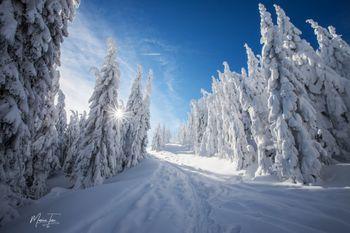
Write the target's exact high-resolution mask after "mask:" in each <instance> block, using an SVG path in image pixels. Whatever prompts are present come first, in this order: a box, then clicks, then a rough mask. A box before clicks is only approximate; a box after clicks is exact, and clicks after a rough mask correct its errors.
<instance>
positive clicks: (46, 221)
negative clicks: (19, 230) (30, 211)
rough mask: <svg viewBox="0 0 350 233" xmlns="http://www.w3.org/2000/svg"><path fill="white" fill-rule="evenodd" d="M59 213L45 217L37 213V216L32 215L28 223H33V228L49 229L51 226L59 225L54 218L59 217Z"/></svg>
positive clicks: (48, 214)
mask: <svg viewBox="0 0 350 233" xmlns="http://www.w3.org/2000/svg"><path fill="white" fill-rule="evenodd" d="M60 215H61V214H60V213H47V214H46V215H41V213H38V214H37V215H32V216H31V218H30V221H29V223H34V226H35V228H37V227H38V226H40V225H41V226H42V227H46V228H50V227H51V226H52V225H58V224H60V223H59V222H58V221H57V220H56V219H55V218H54V216H60ZM44 216H47V218H44Z"/></svg>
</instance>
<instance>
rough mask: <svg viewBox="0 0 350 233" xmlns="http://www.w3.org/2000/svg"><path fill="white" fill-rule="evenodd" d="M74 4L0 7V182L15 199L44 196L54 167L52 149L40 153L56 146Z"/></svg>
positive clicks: (7, 2) (67, 0)
mask: <svg viewBox="0 0 350 233" xmlns="http://www.w3.org/2000/svg"><path fill="white" fill-rule="evenodd" d="M77 4H78V1H74V0H62V1H34V2H33V1H30V2H28V1H13V0H4V1H1V3H0V48H1V49H0V52H1V58H0V64H1V65H0V93H1V94H0V112H1V113H0V116H1V120H0V127H1V132H2V133H1V136H0V144H1V146H0V152H1V154H3V155H4V156H1V162H0V167H1V168H0V170H1V172H0V183H3V184H4V185H5V186H6V185H8V186H9V187H10V189H9V190H12V191H13V192H16V193H18V194H20V195H23V194H27V195H30V196H31V197H34V198H38V197H40V196H41V195H43V194H44V193H45V189H46V188H45V181H46V178H47V176H48V174H49V173H50V172H52V169H55V168H57V166H56V165H55V161H56V159H55V156H54V153H51V151H52V150H55V146H52V147H50V148H49V151H48V153H47V154H45V155H44V154H43V153H41V151H42V149H45V147H46V146H50V145H51V144H52V143H53V144H54V143H55V139H54V138H55V134H57V133H55V131H56V129H55V126H54V124H55V121H54V120H53V117H54V113H53V112H52V111H53V110H54V108H53V107H54V104H53V101H54V96H55V94H56V92H57V89H56V83H57V82H58V80H57V79H58V75H57V72H56V66H57V65H59V64H60V44H61V43H62V41H63V37H65V36H67V35H68V32H67V24H68V21H71V20H72V19H73V16H74V12H75V7H76V5H77ZM43 135H45V137H47V139H44V138H43V137H42V136H43ZM44 141H45V142H44ZM39 144H40V146H39ZM44 144H45V145H44ZM33 147H34V148H33ZM51 156H52V157H51ZM33 161H34V162H33ZM47 164H50V165H49V166H46V165H47ZM9 169H10V170H9ZM46 169H48V170H46ZM42 170H45V171H44V172H41V171H42ZM42 173H43V176H41V175H39V174H42ZM24 179H26V181H24ZM29 191H30V192H29ZM0 219H4V218H2V216H0Z"/></svg>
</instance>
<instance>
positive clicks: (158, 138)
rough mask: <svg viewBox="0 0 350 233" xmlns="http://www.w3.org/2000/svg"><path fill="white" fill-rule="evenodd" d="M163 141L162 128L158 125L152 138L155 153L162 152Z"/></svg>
mask: <svg viewBox="0 0 350 233" xmlns="http://www.w3.org/2000/svg"><path fill="white" fill-rule="evenodd" d="M163 146H164V145H163V140H162V127H161V126H160V124H158V126H157V128H156V131H155V132H154V134H153V138H152V147H151V149H152V150H154V151H160V150H162V149H163Z"/></svg>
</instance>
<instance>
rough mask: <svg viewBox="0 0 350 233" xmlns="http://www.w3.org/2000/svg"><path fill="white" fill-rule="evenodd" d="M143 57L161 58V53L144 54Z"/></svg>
mask: <svg viewBox="0 0 350 233" xmlns="http://www.w3.org/2000/svg"><path fill="white" fill-rule="evenodd" d="M142 55H143V56H160V55H161V54H160V53H142Z"/></svg>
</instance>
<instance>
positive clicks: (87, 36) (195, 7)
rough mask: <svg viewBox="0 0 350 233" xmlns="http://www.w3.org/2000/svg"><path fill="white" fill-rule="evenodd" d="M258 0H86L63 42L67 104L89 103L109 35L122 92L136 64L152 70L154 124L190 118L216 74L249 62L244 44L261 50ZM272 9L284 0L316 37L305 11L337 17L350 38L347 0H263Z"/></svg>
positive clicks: (328, 21) (324, 19) (323, 21)
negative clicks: (225, 64)
mask: <svg viewBox="0 0 350 233" xmlns="http://www.w3.org/2000/svg"><path fill="white" fill-rule="evenodd" d="M258 2H259V1H255V0H250V1H246V0H241V1H238V0H237V1H214V0H212V1H203V0H202V1H197V0H196V1H190V0H186V1H182V0H177V1H165V0H163V1H160V0H159V1H155V0H147V1H140V0H119V1H111V0H109V1H107V0H103V1H101V0H100V1H98V0H95V1H87V0H81V5H80V7H79V9H78V11H77V15H76V18H75V20H74V22H73V23H72V24H71V25H70V27H69V33H70V36H69V37H68V38H66V39H65V41H64V43H63V46H62V65H61V68H60V70H61V80H60V83H61V88H62V89H63V91H64V93H65V94H66V105H67V109H68V110H78V111H80V112H82V111H83V110H88V109H89V105H88V99H89V97H90V95H91V93H92V90H93V87H94V81H95V78H94V75H93V74H92V72H90V69H91V67H94V66H95V67H100V65H101V64H102V61H103V57H104V55H105V53H106V43H105V42H106V39H107V37H113V38H114V39H115V40H116V42H117V45H118V50H119V53H118V59H119V62H120V66H121V72H122V76H121V88H120V96H121V98H122V99H123V100H124V102H125V101H126V98H127V95H128V93H129V91H130V85H131V81H132V80H133V79H134V78H135V75H136V73H135V70H136V67H137V64H141V65H142V66H143V72H144V80H146V75H147V73H148V70H149V69H150V68H151V69H153V71H154V86H153V95H152V106H151V119H152V125H153V128H154V125H155V124H156V123H164V124H165V125H166V126H167V127H168V128H170V129H173V130H174V129H175V128H176V127H177V126H178V125H179V124H180V123H181V122H182V121H184V120H185V118H186V113H187V111H188V110H189V107H188V106H189V102H190V100H191V99H193V98H198V97H199V96H200V89H201V88H203V89H206V90H210V84H211V76H213V75H216V70H218V69H220V70H222V62H223V61H228V62H229V64H230V67H231V69H233V70H236V71H240V67H245V66H246V55H245V50H244V48H243V44H244V43H248V44H249V46H250V47H252V49H253V50H254V51H255V52H256V53H259V52H260V47H261V46H260V42H259V39H260V32H259V23H260V19H259V13H258ZM260 2H262V3H263V4H265V5H266V7H267V8H268V10H269V11H270V12H273V7H272V4H273V3H277V4H279V5H280V6H281V7H282V8H283V9H284V10H285V11H286V13H287V14H288V16H289V17H290V18H291V20H292V22H293V23H294V24H295V25H296V26H297V27H298V28H299V29H301V31H302V32H303V36H304V37H305V38H307V39H308V40H309V41H311V43H313V45H315V41H316V39H315V37H314V35H313V31H312V30H311V28H310V27H309V25H308V24H306V23H305V20H306V19H309V18H312V19H314V20H316V21H318V22H319V23H320V25H322V26H328V25H333V26H335V27H336V28H337V32H338V33H339V34H342V35H343V38H345V40H347V41H348V42H349V41H350V26H349V25H350V24H349V22H350V16H349V12H350V1H348V0H343V1H339V0H338V1H336V0H318V1H316V0H312V1H305V0H294V1H290V0H288V1H287V0H280V1H260Z"/></svg>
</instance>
